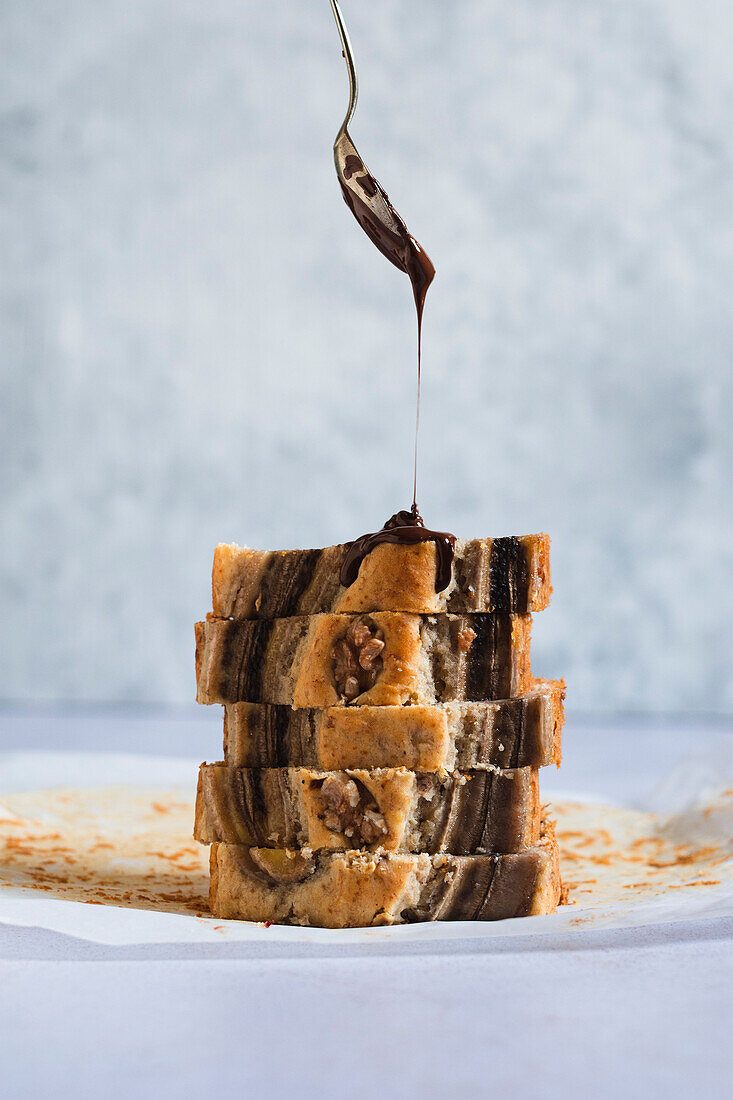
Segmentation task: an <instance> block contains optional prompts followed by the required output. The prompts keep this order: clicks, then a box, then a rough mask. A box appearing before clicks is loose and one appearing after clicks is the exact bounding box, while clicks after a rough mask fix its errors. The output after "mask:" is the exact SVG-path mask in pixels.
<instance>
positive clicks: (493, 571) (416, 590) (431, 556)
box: [212, 535, 552, 619]
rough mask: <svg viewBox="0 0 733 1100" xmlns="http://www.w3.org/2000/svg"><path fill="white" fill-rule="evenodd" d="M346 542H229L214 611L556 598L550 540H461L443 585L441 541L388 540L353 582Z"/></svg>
mask: <svg viewBox="0 0 733 1100" xmlns="http://www.w3.org/2000/svg"><path fill="white" fill-rule="evenodd" d="M344 551H345V547H344V546H327V547H326V548H325V549H323V550H279V551H268V550H252V549H250V548H249V547H247V546H237V545H236V544H235V543H234V544H231V545H226V544H221V545H219V546H217V548H216V551H215V553H214V568H213V571H212V589H213V609H214V614H215V615H216V616H217V617H220V618H222V619H228V618H234V619H282V618H288V617H290V616H292V615H316V614H320V613H322V612H328V611H334V612H361V611H412V612H416V613H423V612H431V611H452V612H457V613H460V612H473V611H494V612H501V613H504V614H525V613H526V612H529V611H542V610H543V609H544V608H545V607H547V605H548V603H549V602H550V593H551V592H552V587H551V585H550V539H549V536H548V535H525V536H523V537H521V538H516V537H513V538H499V539H458V540H457V541H456V547H455V558H454V560H453V568H452V573H451V580H450V583H449V585H448V587H447V588H445V589H444V590H443V591H442V592H436V591H435V572H436V564H437V562H436V550H435V543H433V542H423V543H418V544H414V545H411V546H404V545H396V544H394V543H393V544H388V543H383V544H382V545H380V546H377V547H375V549H374V550H372V551H371V552H370V553H369V554H368V555H367V556H366V558H365V559H364V561H363V562H362V563H361V566H360V569H359V575H358V576H357V578H356V580H355V581H354V583H353V584H352V585H351V586H350V587H349V588H344V587H342V585H341V583H340V580H339V572H340V569H341V562H342V560H343V557H344Z"/></svg>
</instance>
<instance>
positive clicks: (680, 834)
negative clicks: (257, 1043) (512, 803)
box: [0, 753, 733, 945]
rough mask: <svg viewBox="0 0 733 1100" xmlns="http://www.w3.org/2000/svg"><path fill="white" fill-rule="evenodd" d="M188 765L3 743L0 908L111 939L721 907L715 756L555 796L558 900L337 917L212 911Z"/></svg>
mask: <svg viewBox="0 0 733 1100" xmlns="http://www.w3.org/2000/svg"><path fill="white" fill-rule="evenodd" d="M197 768H198V764H197V762H196V761H192V760H178V759H171V758H168V757H149V756H145V757H143V756H130V755H113V754H103V753H99V754H92V753H14V754H0V853H2V854H1V855H0V922H3V923H6V924H16V925H25V926H35V927H39V928H44V929H49V930H51V931H55V932H61V933H65V934H67V935H73V936H76V937H78V938H81V939H86V940H90V941H93V942H96V943H102V944H110V945H123V944H150V943H186V942H189V943H191V942H199V943H222V942H225V941H231V942H241V941H253V940H254V941H259V942H263V941H265V942H272V943H274V942H286V943H333V944H348V943H351V944H354V943H362V944H364V943H374V942H377V941H384V940H391V941H394V942H415V941H418V942H419V941H426V942H439V941H445V940H458V939H461V940H466V939H490V938H493V937H499V936H500V937H506V936H526V935H537V934H557V933H559V932H573V931H575V930H578V929H582V930H583V931H587V930H592V929H596V928H597V929H607V928H614V927H624V926H626V927H634V926H640V925H648V924H656V923H660V922H669V921H681V920H692V919H699V918H709V917H717V916H730V915H733V839H732V838H733V789H731V788H732V786H733V784H732V785H729V781H728V782H726V781H725V780H726V778H727V777H725V776H724V775H723V773H722V771H721V768H720V767H719V765H718V763H717V762H713V763H711V766H710V767H707V768H702V769H701V771H700V773H699V774H698V775H696V776H692V777H691V776H690V775H689V774H685V775H682V776H677V777H674V776H673V777H670V778H669V779H668V780H667V781H666V783H663V784H662V785H661V787H660V790H659V791H658V792H657V795H656V796H655V799H654V800H650V805H649V807H648V808H646V807H645V808H644V809H641V810H640V809H631V808H626V807H622V806H608V805H601V804H599V803H597V802H594V801H593V800H592V799H589V798H586V797H584V796H583V793H582V792H574V793H571V794H569V795H568V796H567V797H563V798H556V799H555V800H554V801H553V803H552V813H553V816H554V817H555V818H556V820H557V832H558V839H559V842H560V849H561V868H562V876H563V881H564V883H565V885H566V886H567V887H568V897H567V904H564V905H562V906H561V907H560V909H559V910H558V912H557V913H556V914H553V915H550V916H545V917H531V918H523V919H517V920H509V921H498V922H495V923H469V922H460V923H459V922H450V923H448V922H444V923H434V924H416V925H406V926H399V927H395V928H374V929H345V930H329V929H319V928H288V927H281V926H277V925H272V926H270V927H266V926H264V925H258V924H248V923H244V922H239V921H220V920H215V919H213V918H212V917H211V916H209V915H208V908H207V889H208V858H207V857H208V850H207V849H204V848H201V847H200V846H199V845H198V844H196V843H195V842H194V841H193V840H192V838H191V828H192V822H193V799H194V794H195V788H196V776H197ZM721 779H722V780H723V781H722V782H721ZM653 810H655V811H656V812H652V811H653Z"/></svg>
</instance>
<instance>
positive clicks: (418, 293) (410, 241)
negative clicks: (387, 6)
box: [331, 0, 435, 320]
mask: <svg viewBox="0 0 733 1100" xmlns="http://www.w3.org/2000/svg"><path fill="white" fill-rule="evenodd" d="M331 8H332V9H333V15H334V19H335V20H336V26H337V27H338V31H339V35H340V37H341V46H342V50H343V55H344V58H345V59H346V68H347V70H348V74H349V108H348V110H347V112H346V117H345V118H344V121H343V122H342V123H341V129H340V130H339V132H338V134H337V135H336V141H335V142H334V145H333V158H334V161H335V163H336V174H337V175H338V178H339V183H340V184H341V190H342V192H343V196H344V199H345V200H346V204H347V206H348V207H349V209H350V210H351V212H352V213H353V215H354V217H355V218H356V219H357V221H358V222H359V224H360V225H361V227H362V229H363V230H364V232H365V233H366V234H367V236H368V237H369V238H370V240H371V241H372V242H373V243H374V244H375V245H376V246H377V248H378V249H379V251H380V252H381V253H382V254H383V255H384V256H386V257H387V259H388V260H390V261H391V262H392V263H393V264H394V265H395V266H396V267H399V268H400V269H401V270H402V271H405V272H407V274H408V275H409V277H410V281H411V282H412V289H413V293H414V295H415V304H416V306H417V312H418V320H420V319H421V318H422V310H423V305H424V302H425V294H426V292H427V289H428V287H429V286H430V283H431V282H432V281H433V276H434V275H435V268H434V267H433V265H432V263H431V261H430V257H429V256H428V255H427V253H426V252H425V251H424V250H423V249H422V247H421V246H420V245H419V244H418V242H417V241H416V240H415V238H414V237H413V236H411V234H410V233H409V232H408V230H407V226H406V225H405V223H404V221H403V220H402V218H401V217H400V215H399V214H398V213H397V211H396V210H395V208H394V206H393V205H392V203H391V202H390V201H389V196H388V195H387V193H386V191H385V190H384V188H383V187H382V186H381V185H380V184H379V182H378V181H377V180H376V179H375V178H374V176H373V175H372V174H371V172H370V171H369V169H368V168H367V166H366V164H365V163H364V161H363V160H362V159H361V157H360V156H359V153H358V152H357V149H356V146H355V145H354V143H353V141H352V140H351V137H350V135H349V131H348V125H349V123H350V122H351V120H352V118H353V117H354V111H355V110H356V101H357V99H358V96H359V82H358V79H357V76H356V65H355V63H354V53H353V50H352V48H351V42H350V41H349V32H348V31H347V30H346V24H345V23H344V18H343V16H342V14H341V8H340V7H339V4H338V0H331Z"/></svg>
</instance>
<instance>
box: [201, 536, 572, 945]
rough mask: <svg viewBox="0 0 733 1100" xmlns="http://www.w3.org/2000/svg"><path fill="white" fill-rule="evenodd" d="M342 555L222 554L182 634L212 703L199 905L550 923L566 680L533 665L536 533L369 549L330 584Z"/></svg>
mask: <svg viewBox="0 0 733 1100" xmlns="http://www.w3.org/2000/svg"><path fill="white" fill-rule="evenodd" d="M343 555H344V547H343V546H332V547H328V548H326V549H323V550H293V551H283V552H262V551H255V550H250V549H247V548H240V547H238V546H226V545H222V546H219V547H218V548H217V550H216V553H215V557H214V570H213V614H209V615H208V617H207V619H206V621H205V622H201V623H198V624H197V626H196V675H197V683H198V696H197V697H198V700H199V702H201V703H223V704H224V708H225V713H224V762H223V763H219V764H204V765H202V766H201V770H200V773H199V785H198V794H197V800H196V822H195V833H194V835H195V836H196V838H197V839H198V840H199V841H201V842H202V843H204V844H211V845H212V848H211V895H210V903H211V911H212V913H213V914H214V915H215V916H217V917H222V918H234V919H241V920H251V921H273V922H279V923H290V924H311V925H320V926H323V927H331V928H337V927H355V926H367V925H379V924H400V923H404V922H411V921H429V920H496V919H500V918H504V917H516V916H524V915H529V914H537V913H547V912H551V911H552V910H554V908H555V907H556V905H557V902H558V899H559V895H560V876H559V870H558V855H557V846H556V842H555V838H554V835H553V829H552V823H551V822H550V821H548V820H547V819H546V818H545V817H544V816H543V810H542V806H541V802H540V796H539V788H538V768H540V767H542V766H543V765H546V764H553V763H554V764H559V762H560V735H561V730H562V724H563V717H564V711H563V697H564V684H563V683H562V682H561V681H545V680H537V679H534V678H533V676H532V674H531V671H530V659H529V648H530V630H531V612H533V611H540V610H542V609H543V608H545V607H546V606H547V604H548V602H549V598H550V592H551V587H550V575H549V539H548V537H547V536H546V535H530V536H526V537H524V538H503V539H473V540H460V539H459V540H458V541H457V542H456V547H455V556H454V559H453V564H452V572H451V580H450V583H449V584H448V586H447V587H446V588H445V589H444V590H443V591H442V592H436V568H437V560H436V559H437V552H436V546H435V544H434V543H433V542H421V543H416V544H412V545H400V544H391V543H383V544H380V545H379V546H377V547H376V548H375V549H373V550H372V551H371V553H369V554H368V555H367V556H366V557H365V558H364V560H363V562H362V563H361V566H360V568H359V573H358V576H357V578H356V580H355V582H354V583H353V584H352V585H351V586H350V587H348V588H344V587H343V586H342V585H341V583H340V579H339V571H340V566H341V562H342V559H343Z"/></svg>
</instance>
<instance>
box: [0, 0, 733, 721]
mask: <svg viewBox="0 0 733 1100" xmlns="http://www.w3.org/2000/svg"><path fill="white" fill-rule="evenodd" d="M344 9H345V14H346V17H347V20H348V21H349V23H350V26H351V32H352V38H353V40H354V45H355V49H356V52H357V59H358V62H359V64H360V74H361V95H362V99H361V103H360V106H359V110H358V114H357V118H356V122H355V124H354V127H353V133H354V137H355V139H356V141H357V144H358V147H359V149H360V150H361V151H362V153H363V154H364V156H365V158H366V160H367V162H368V163H369V165H370V167H371V168H372V170H373V171H374V172H375V173H376V175H377V176H379V177H380V178H381V179H382V180H383V182H384V183H385V185H386V186H387V188H388V190H389V191H390V194H391V196H392V198H393V199H394V200H395V202H396V205H397V207H398V209H399V210H400V211H401V212H402V213H403V214H404V215H405V217H406V218H407V220H408V223H409V225H410V227H411V229H412V231H413V232H414V233H415V234H416V236H417V237H418V239H419V240H420V241H422V242H423V243H424V245H425V246H426V248H427V250H428V251H429V253H430V255H431V256H432V257H433V259H434V261H435V263H436V266H437V269H438V275H437V278H436V281H435V284H434V288H433V289H432V290H431V292H430V295H429V299H428V309H427V313H426V321H425V359H424V378H425V386H424V406H423V435H422V462H421V475H420V491H419V498H420V503H421V506H422V510H423V513H424V515H425V516H426V519H427V520H428V521H429V522H430V523H431V524H432V525H433V526H437V527H444V528H451V529H453V530H455V531H457V532H459V533H461V534H464V535H478V534H509V533H526V532H530V531H536V530H542V529H544V530H547V531H549V532H550V533H551V535H552V537H553V552H554V582H555V602H554V605H553V607H552V609H551V610H550V611H549V612H548V613H546V614H544V615H542V616H539V617H538V618H537V619H536V643H535V653H536V657H535V666H536V668H537V669H538V671H540V672H542V673H544V674H546V675H554V674H565V676H566V678H567V680H568V683H569V687H570V696H569V701H570V702H571V704H572V705H573V706H575V707H576V708H580V709H588V710H591V709H592V710H601V711H602V710H624V709H625V710H639V711H642V710H649V711H657V710H671V709H674V708H681V709H684V710H688V711H706V712H710V711H721V712H730V711H731V710H733V681H732V678H731V671H730V667H731V653H732V652H733V629H732V627H731V623H732V622H733V605H732V598H731V576H732V575H733V549H732V547H733V515H732V512H731V502H730V489H731V474H732V473H733V454H732V449H731V448H732V444H731V413H732V412H733V392H732V388H731V353H732V352H733V328H732V326H731V292H732V291H733V236H732V233H731V225H732V208H731V185H732V183H733V179H732V176H733V172H732V170H731V163H732V161H731V153H732V149H731V145H732V144H733V130H732V129H731V118H732V117H733V70H732V69H731V65H730V44H731V41H733V7H732V6H731V5H730V3H729V2H728V0H698V2H697V3H695V4H691V3H690V2H689V0H619V2H614V3H609V2H608V0H512V2H511V3H509V2H507V0H451V2H448V0H419V2H417V0H344ZM0 73H2V75H1V76H0V133H1V135H2V136H1V139H0V196H1V200H0V201H1V206H0V217H1V218H2V235H1V239H2V241H3V248H2V254H1V260H0V266H1V272H0V280H1V281H0V306H1V310H2V321H1V325H2V331H1V333H0V356H1V361H2V386H3V397H2V406H1V408H0V416H1V417H2V446H3V452H4V454H3V461H2V468H1V470H0V478H1V479H2V480H1V485H2V505H3V506H2V509H1V510H0V524H1V525H2V530H1V533H0V538H1V541H2V574H1V576H0V603H1V607H0V611H1V614H2V623H3V630H2V637H3V641H2V647H1V648H2V659H1V662H0V664H1V669H0V674H1V677H2V680H1V683H0V696H2V697H3V698H6V699H18V700H24V699H32V700H103V699H111V700H119V699H129V700H162V701H171V702H178V701H185V700H190V699H191V698H192V696H193V690H194V687H193V671H192V649H193V633H192V623H193V621H194V619H195V618H197V617H199V616H201V615H202V614H203V613H205V612H206V610H207V608H208V607H209V589H208V576H209V571H210V565H211V554H212V550H213V546H214V544H215V543H216V542H217V541H220V540H225V541H229V540H237V541H239V542H243V543H244V542H247V543H250V544H251V545H258V546H269V547H288V546H296V545H319V544H324V543H329V542H332V541H339V540H342V539H346V538H349V537H353V536H355V535H357V534H359V533H361V532H362V531H363V530H364V529H369V528H374V527H375V526H377V525H378V524H379V523H381V522H382V521H383V520H384V519H385V518H386V516H387V515H388V514H389V513H390V512H392V511H393V510H394V509H396V508H398V507H405V506H407V505H408V504H409V500H410V489H411V484H410V479H411V468H410V462H411V448H412V437H411V428H412V419H413V399H414V374H415V364H414V331H413V329H414V314H413V310H412V307H411V302H410V292H409V287H408V284H407V281H406V279H405V278H404V276H402V275H401V274H400V273H398V272H397V271H396V270H395V269H393V268H392V267H390V266H389V265H388V264H387V263H386V261H384V260H383V259H382V257H380V256H379V255H378V254H377V252H376V251H375V250H374V249H373V247H372V246H371V245H370V244H369V243H368V241H367V240H366V238H365V237H364V236H363V234H362V233H361V231H360V230H359V229H358V227H357V226H356V223H355V222H353V220H352V219H351V217H350V215H349V214H348V212H347V210H346V208H345V206H344V205H343V203H342V201H341V198H340V195H339V190H338V185H337V182H336V178H335V174H334V171H333V166H332V161H331V145H332V141H333V138H334V136H335V133H336V130H337V128H338V126H339V124H340V122H341V118H342V115H343V111H344V108H345V103H346V75H345V71H344V67H343V61H342V59H341V56H340V52H339V48H338V43H337V38H336V31H335V27H334V25H333V21H332V17H331V13H330V9H329V5H328V2H327V0H308V2H306V0H269V2H268V3H266V4H263V3H260V2H254V0H241V2H237V3H234V2H232V0H36V2H34V3H32V4H29V3H27V2H26V0H5V2H4V3H3V4H2V6H0Z"/></svg>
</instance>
